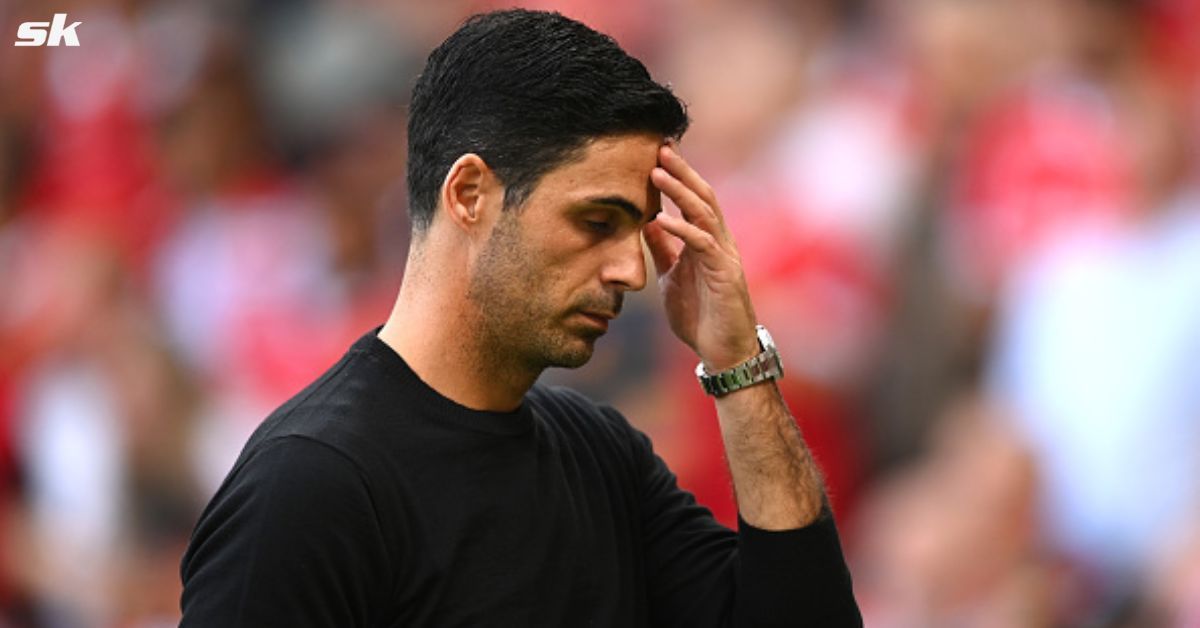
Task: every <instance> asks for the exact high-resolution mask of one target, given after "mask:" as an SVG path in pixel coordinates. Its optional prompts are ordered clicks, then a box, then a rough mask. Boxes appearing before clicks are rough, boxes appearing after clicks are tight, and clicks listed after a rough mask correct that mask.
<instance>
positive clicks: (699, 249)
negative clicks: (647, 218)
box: [654, 213, 721, 267]
mask: <svg viewBox="0 0 1200 628" xmlns="http://www.w3.org/2000/svg"><path fill="white" fill-rule="evenodd" d="M654 222H656V223H658V225H659V226H661V227H662V230H663V231H666V232H667V233H669V234H671V235H673V236H675V237H677V238H679V239H680V240H683V244H684V245H685V246H687V248H689V249H691V250H693V251H695V252H696V253H698V254H699V255H700V258H701V259H702V260H706V262H707V264H706V265H709V266H710V267H717V266H720V262H719V259H720V253H721V247H720V245H719V244H718V242H717V238H716V236H714V235H713V234H711V233H709V232H708V231H705V230H704V229H701V228H700V227H697V226H696V225H693V224H692V223H690V222H688V221H686V220H684V219H682V218H679V217H676V216H672V215H670V214H666V213H660V214H658V216H657V217H656V218H655V219H654Z"/></svg>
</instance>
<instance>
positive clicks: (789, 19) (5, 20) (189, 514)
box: [0, 0, 1200, 628]
mask: <svg viewBox="0 0 1200 628" xmlns="http://www.w3.org/2000/svg"><path fill="white" fill-rule="evenodd" d="M501 6H507V4H501V3H494V2H489V1H482V0H479V1H475V0H472V1H466V0H454V1H445V0H443V1H440V2H417V1H415V0H414V1H411V2H401V1H395V0H392V1H383V0H376V1H369V0H361V1H357V2H349V1H342V2H324V3H322V2H315V1H307V2H304V1H299V2H296V1H292V2H283V1H281V0H220V1H216V2H200V1H199V0H196V1H190V2H189V1H182V0H175V1H171V0H3V1H0V25H3V28H2V29H0V30H2V31H3V32H4V33H5V37H6V38H7V39H8V41H5V42H0V626H4V627H7V626H13V627H16V626H31V627H51V628H58V627H76V626H79V627H91V626H97V627H108V626H116V627H150V626H170V625H175V623H176V622H177V619H178V596H179V591H180V584H179V577H178V562H179V558H180V556H181V553H182V551H183V548H184V546H185V544H186V542H187V538H188V535H189V533H190V531H191V526H192V524H193V523H194V521H195V519H196V517H197V516H198V514H199V511H200V509H201V508H202V507H203V505H204V504H205V502H206V500H207V498H208V496H209V495H211V494H212V492H213V491H214V490H215V488H216V486H217V485H218V483H219V482H220V481H221V479H222V477H223V476H224V474H225V473H226V471H227V470H228V468H229V466H230V465H231V463H232V461H233V460H234V458H235V457H236V455H237V453H238V451H239V449H240V447H241V445H242V443H243V442H244V440H245V438H246V437H247V435H248V434H249V433H250V432H251V430H253V428H254V427H255V426H256V425H257V423H258V422H259V421H260V420H262V418H263V417H264V416H265V415H266V414H267V413H268V412H269V411H270V410H271V409H272V408H273V407H274V406H275V405H277V404H278V403H280V402H281V401H283V400H284V399H286V398H287V397H288V396H290V395H291V394H292V393H293V392H295V391H297V390H298V389H299V388H301V387H302V386H303V385H304V384H306V383H307V382H308V381H309V380H310V379H312V378H314V377H315V376H316V375H317V374H319V373H320V372H321V371H323V370H324V369H325V368H326V367H327V366H328V365H330V364H331V363H333V362H334V361H335V360H336V359H337V358H338V357H339V356H340V355H341V353H342V352H343V351H344V350H345V349H346V347H347V346H348V345H349V344H350V343H351V342H352V341H353V340H354V339H356V338H357V337H359V336H360V335H361V334H363V333H364V332H366V331H367V330H369V329H371V328H372V327H374V326H375V325H378V324H381V323H382V322H383V321H384V319H385V317H386V315H387V313H388V311H389V308H390V304H391V302H392V299H393V297H394V294H395V292H396V290H397V288H398V286H399V282H400V278H401V275H402V273H403V264H404V259H405V254H406V249H407V240H408V223H407V218H406V215H405V211H406V210H405V203H406V201H405V189H404V184H403V174H404V166H405V154H404V147H405V105H406V99H407V97H408V93H409V90H410V88H411V84H412V82H413V79H414V77H415V75H416V73H417V72H418V71H419V70H420V68H421V66H422V64H423V61H424V58H425V56H426V55H427V54H428V52H429V50H431V49H432V47H433V46H435V45H436V44H437V43H438V42H439V41H440V40H441V39H443V38H444V37H445V36H446V35H447V34H449V33H450V32H451V31H452V30H453V29H454V28H455V27H456V26H457V24H458V23H460V22H461V20H462V19H464V18H465V17H466V16H467V15H469V14H471V13H473V12H476V11H480V10H486V9H489V8H498V7H501ZM526 6H530V7H535V8H551V9H557V10H560V11H562V12H564V13H566V14H567V15H570V16H573V17H576V18H578V19H582V20H583V21H585V22H587V23H589V24H591V25H592V26H594V27H596V28H598V29H600V30H603V31H605V32H608V33H610V34H612V35H613V36H614V37H615V38H616V39H617V40H618V41H619V42H621V44H622V45H623V46H624V47H626V49H627V50H629V51H630V52H631V53H633V54H634V55H636V56H638V57H640V58H642V59H643V60H644V61H645V62H646V64H647V66H648V67H649V68H650V70H651V72H652V74H653V75H654V76H655V77H656V78H657V79H658V80H660V81H663V82H669V83H670V84H671V85H672V86H673V88H674V89H675V91H676V92H677V93H678V95H679V96H681V97H682V98H683V99H684V100H685V101H686V102H687V103H688V105H689V111H690V114H691V116H692V118H693V121H694V122H693V127H692V130H691V131H690V132H689V134H688V135H687V136H686V138H685V140H684V142H683V145H682V147H683V151H684V154H685V155H686V156H687V157H688V158H689V159H690V160H691V161H692V163H693V164H694V165H695V166H696V167H697V168H698V169H699V170H700V171H701V173H702V174H703V175H705V176H706V178H707V179H708V180H709V181H710V182H711V183H712V184H713V185H714V187H715V188H716V189H717V191H718V194H719V197H720V199H721V201H722V204H723V207H724V209H725V212H726V214H727V216H728V219H729V222H730V224H731V228H732V230H733V232H734V234H735V236H736V238H737V239H738V242H739V244H740V246H741V249H742V251H743V255H744V258H745V264H746V268H747V273H748V275H749V280H750V283H751V290H752V293H753V296H754V299H755V303H756V305H757V309H758V313H759V316H760V319H761V322H763V323H764V324H766V325H767V326H769V327H770V329H771V331H772V332H773V334H774V335H775V337H776V340H777V342H778V343H779V345H780V346H781V348H782V352H783V356H784V360H785V364H786V368H787V377H786V378H785V379H784V380H783V381H782V383H781V384H782V388H783V390H784V393H785V395H786V396H787V398H788V400H789V402H790V405H791V408H792V411H793V413H794V414H795V415H796V417H797V419H798V421H799V424H800V426H801V428H802V430H803V432H804V433H805V435H806V437H807V439H808V442H809V443H810V445H811V447H812V448H813V450H814V451H815V455H816V457H817V458H818V459H819V461H820V462H821V464H822V467H823V468H824V471H825V473H826V476H827V480H828V483H829V486H830V491H831V499H832V503H833V506H834V509H835V511H836V513H837V516H838V518H839V522H840V525H841V528H842V531H843V540H844V543H845V545H846V550H847V553H848V557H849V560H850V562H851V568H852V571H853V574H854V578H855V586H856V589H857V594H858V598H859V602H860V604H861V606H862V608H863V612H864V615H865V617H866V620H867V625H868V626H873V627H885V628H886V627H897V628H903V627H914V628H916V627H942V626H944V627H956V628H957V627H1009V626H1033V627H1036V626H1096V627H1110V626H1111V627H1126V626H1130V627H1131V626H1149V627H1154V626H1164V627H1191V628H1194V627H1197V626H1200V165H1198V163H1197V150H1196V149H1197V146H1198V145H1200V0H1141V1H1138V0H858V1H848V0H847V1H834V0H792V1H783V0H740V1H734V0H564V1H562V2H552V1H550V0H546V1H537V2H529V3H526ZM56 12H65V13H67V14H68V16H69V17H68V22H71V21H80V22H82V24H81V25H80V26H79V27H77V29H76V33H77V35H78V37H79V40H80V46H79V47H43V48H18V47H14V46H13V45H12V40H13V39H15V34H16V30H17V25H18V24H19V23H21V22H24V21H30V20H36V21H49V20H50V19H51V17H52V14H53V13H56ZM694 360H695V357H694V356H693V355H691V354H690V352H689V351H688V350H687V349H686V348H685V347H683V346H682V345H681V344H680V343H678V342H677V341H675V340H674V339H673V337H672V336H671V334H670V332H669V331H668V330H667V327H666V325H665V322H664V320H663V317H662V314H661V311H660V304H659V301H658V298H657V295H656V294H654V291H653V290H647V291H646V292H645V293H643V294H640V295H636V298H632V299H629V300H628V301H627V308H626V314H625V315H624V316H623V317H622V318H621V319H620V320H618V321H617V322H616V323H615V324H614V326H613V330H612V332H611V333H610V335H609V337H607V338H605V339H604V340H602V341H601V342H600V344H599V349H598V351H597V353H596V356H595V358H594V359H593V361H592V362H591V363H590V364H589V365H588V366H587V367H585V368H583V369H581V370H579V371H554V372H550V373H547V375H546V377H545V378H544V381H552V382H557V383H565V384H569V385H572V386H576V387H578V388H579V389H581V390H583V391H585V392H586V393H588V394H590V395H592V396H593V397H595V398H598V399H601V400H606V401H609V402H612V403H613V404H614V405H616V406H617V407H618V408H619V409H620V410H622V411H623V412H624V413H625V414H626V415H627V416H629V418H630V419H631V420H632V421H633V422H634V423H635V424H636V425H638V426H639V427H640V428H642V429H643V430H645V431H646V432H648V433H649V434H651V436H652V437H653V438H654V440H655V443H656V446H657V447H658V449H659V451H660V453H661V454H662V455H663V456H664V457H665V458H666V459H667V460H668V462H669V463H670V464H671V466H672V467H673V468H674V469H675V470H676V472H677V473H678V475H679V478H680V482H681V484H682V485H683V486H685V487H686V488H689V489H691V490H692V491H694V492H695V493H696V495H697V496H698V498H699V499H700V500H701V501H702V502H704V503H705V504H707V505H708V506H709V507H710V508H712V510H713V511H714V513H715V514H716V515H717V516H718V518H720V519H721V520H722V521H725V522H727V523H730V524H732V523H734V522H735V521H736V519H735V517H736V511H735V508H734V505H733V502H732V494H731V490H730V485H729V479H728V477H727V472H726V468H725V465H724V462H723V461H722V453H721V451H722V450H721V444H720V440H719V433H718V431H717V426H716V421H715V415H714V411H713V408H712V404H711V402H710V401H708V400H707V399H706V398H705V397H704V396H703V395H702V394H701V393H700V389H699V387H698V386H697V385H696V384H695V382H694V379H693V377H692V375H691V372H692V367H693V365H694ZM314 507H319V505H318V504H314Z"/></svg>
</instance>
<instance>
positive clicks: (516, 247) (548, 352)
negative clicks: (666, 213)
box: [468, 135, 662, 370]
mask: <svg viewBox="0 0 1200 628" xmlns="http://www.w3.org/2000/svg"><path fill="white" fill-rule="evenodd" d="M661 144H662V139H661V138H659V137H657V136H653V135H622V136H616V137H610V138H602V139H598V140H595V141H593V142H592V143H591V144H589V145H587V146H586V147H585V148H584V149H583V153H582V156H581V157H580V158H578V159H576V160H574V161H572V162H570V163H568V164H564V165H562V166H559V167H558V168H555V169H554V170H551V171H550V172H548V173H547V174H546V175H545V176H544V177H542V179H541V181H540V182H539V183H538V185H537V187H536V188H535V189H534V190H533V192H532V193H531V194H530V195H529V197H528V199H527V200H526V202H525V204H524V205H523V206H522V207H521V208H519V209H510V210H507V211H504V212H502V214H501V216H500V217H499V218H498V220H497V222H496V224H495V227H494V228H493V229H492V233H491V236H490V238H489V240H488V241H487V243H486V245H485V246H484V249H483V251H482V252H481V253H480V255H479V257H478V258H477V261H476V263H475V265H474V268H473V269H472V275H471V283H470V288H469V292H468V297H469V298H471V299H472V300H473V301H475V303H477V304H478V305H479V309H480V312H481V318H480V325H481V329H480V331H481V334H482V339H483V341H484V346H486V347H488V348H489V350H490V351H492V352H493V353H492V355H490V356H485V357H487V358H491V359H492V360H498V361H504V362H508V361H510V360H513V359H516V360H518V361H519V363H520V364H521V365H522V366H524V367H527V368H530V369H536V370H540V369H544V368H546V367H548V366H564V367H569V368H574V367H578V366H582V365H583V364H584V363H586V362H587V361H588V359H589V358H591V356H592V350H593V348H594V343H595V341H596V339H597V338H599V337H600V336H601V335H602V334H604V332H605V331H607V329H608V320H609V319H611V318H613V317H615V316H616V315H617V313H618V312H620V310H621V302H622V297H623V295H624V293H625V291H627V290H641V289H642V288H643V287H645V284H646V266H645V261H644V257H643V253H642V240H641V229H642V227H643V226H644V225H645V224H646V222H647V221H648V220H649V219H651V218H652V217H653V216H654V214H655V213H657V212H658V210H659V207H660V205H659V203H660V200H659V192H658V190H657V189H656V188H655V187H654V186H653V185H652V184H651V183H650V171H651V170H652V169H653V168H654V166H655V165H657V155H658V148H659V146H660V145H661Z"/></svg>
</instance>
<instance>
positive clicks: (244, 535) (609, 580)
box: [182, 10, 861, 627]
mask: <svg viewBox="0 0 1200 628" xmlns="http://www.w3.org/2000/svg"><path fill="white" fill-rule="evenodd" d="M410 115H411V119H410V127H409V151H410V156H409V159H410V164H409V170H408V184H409V190H410V205H411V213H412V221H413V231H414V238H413V243H412V247H411V250H410V253H409V262H408V265H407V267H406V271H405V278H404V282H403V285H402V286H401V288H400V294H399V297H398V298H397V300H396V306H395V308H394V310H393V311H392V314H391V316H390V317H389V319H388V320H387V323H386V324H385V325H384V326H383V327H382V328H381V329H380V330H378V332H377V333H375V332H372V333H369V334H367V335H366V336H364V337H363V338H362V339H361V340H359V341H358V342H357V343H356V344H355V345H354V346H353V347H352V348H351V349H350V351H349V353H347V354H346V356H345V357H344V358H343V359H342V360H341V361H340V362H339V363H338V364H337V365H335V366H334V367H333V368H332V369H331V370H330V371H328V372H327V373H326V374H325V375H323V376H322V377H321V378H320V379H319V380H317V381H316V382H315V383H313V384H312V385H310V386H309V387H308V388H307V389H305V390H304V391H303V392H302V393H300V394H299V395H298V396H297V397H295V398H294V399H292V400H291V401H289V402H288V403H286V404H285V405H284V406H283V407H281V408H280V409H279V410H278V411H276V412H275V413H274V414H273V415H272V416H271V417H269V418H268V419H267V420H266V421H265V422H264V423H263V425H262V426H261V427H260V428H259V429H258V431H257V432H256V433H255V434H254V436H252V437H251V439H250V441H249V443H248V444H247V445H246V448H245V450H244V451H243V453H242V455H241V457H240V458H239V460H238V461H237V463H236V465H235V466H234V468H233V470H232V471H231V473H230V475H229V477H228V478H227V479H226V481H225V483H224V484H223V485H222V487H221V488H220V490H219V491H218V493H217V495H216V496H215V497H214V498H213V500H212V502H211V503H210V504H209V506H208V508H207V509H206V510H205V512H204V514H203V516H202V518H201V520H200V522H199V524H198V525H197V527H196V531H195V533H194V535H193V538H192V541H191V545H190V547H189V548H188V551H187V554H186V556H185V557H184V560H183V568H182V573H183V580H184V593H183V612H184V617H183V625H184V626H222V627H232V626H289V627H295V626H339V627H340V626H479V625H494V626H645V625H654V626H716V625H736V626H743V625H755V626H758V625H787V626H796V625H807V626H852V625H861V619H860V617H859V613H858V609H857V606H856V604H855V601H854V597H853V594H852V592H851V588H850V579H849V574H848V572H847V570H846V567H845V563H844V560H843V558H842V554H841V549H840V547H839V543H838V538H837V532H836V529H835V527H834V525H833V522H832V520H831V517H830V514H829V511H828V507H827V506H826V505H825V500H824V496H823V489H822V484H821V478H820V474H819V472H818V470H817V468H816V466H815V464H814V463H813V460H812V458H811V456H810V455H809V453H808V451H807V449H806V448H805V445H804V442H803V440H802V439H801V436H800V433H799V432H798V430H797V429H796V426H795V423H794V421H793V419H792V418H791V416H790V415H789V414H788V411H787V408H786V407H785V405H784V403H783V401H782V399H781V397H780V395H779V392H778V390H777V389H776V387H775V384H774V383H773V381H772V380H773V378H775V377H778V376H780V375H781V372H780V368H779V362H778V357H777V356H778V354H777V353H776V352H775V349H774V346H773V345H772V344H771V343H770V339H769V337H768V336H766V335H764V334H761V333H757V331H756V328H755V318H754V311H753V308H752V306H751V303H750V299H749V296H748V293H747V290H746V285H745V280H744V277H743V274H742V270H741V267H740V260H739V257H738V252H737V249H736V248H735V246H734V243H733V241H732V240H731V239H730V237H729V233H728V231H727V229H726V227H725V224H724V220H723V218H722V215H721V211H720V209H719V207H718V205H717V202H716V199H715V198H714V197H713V194H712V191H711V189H710V188H709V187H708V185H707V184H705V182H704V180H703V179H701V178H700V176H699V175H697V174H696V172H695V171H693V170H692V169H691V168H690V167H689V166H688V164H687V163H686V162H685V161H684V160H683V159H682V158H681V157H680V156H679V154H678V153H677V152H676V150H675V148H674V146H673V143H672V140H674V139H678V137H679V136H680V135H681V134H682V133H683V131H684V130H685V128H686V127H687V116H686V114H685V113H684V109H683V106H682V105H681V103H680V102H679V101H678V100H677V99H676V98H675V97H674V96H673V95H672V94H671V93H670V92H669V91H668V90H667V89H666V88H664V87H662V86H661V85H658V84H657V83H655V82H653V81H652V80H651V79H650V77H649V75H648V73H647V72H646V70H645V68H644V67H643V66H642V64H641V63H640V62H638V61H637V60H635V59H633V58H631V57H629V56H628V55H626V54H625V53H624V52H623V51H622V50H621V49H620V48H619V47H618V46H617V45H616V44H615V43H614V42H613V41H612V40H611V39H609V38H607V37H605V36H603V35H600V34H599V33H596V32H594V31H592V30H590V29H588V28H587V27H585V26H583V25H581V24H579V23H577V22H573V21H571V20H569V19H567V18H564V17H562V16H560V15H556V14H549V13H541V12H530V11H521V10H514V11H505V12H499V13H491V14H486V15H482V16H477V17H475V18H473V19H471V20H469V21H468V22H467V23H466V24H464V25H463V26H462V27H461V28H460V29H459V30H458V31H457V32H455V33H454V34H453V35H451V36H450V38H449V39H447V40H446V41H445V42H444V43H443V44H442V45H441V46H440V47H438V49H437V50H435V51H434V52H433V53H432V54H431V55H430V57H429V61H428V64H427V65H426V67H425V70H424V72H423V73H422V75H421V77H420V78H419V80H418V81H417V84H416V86H415V88H414V91H413V100H412V108H411V114H410ZM660 191H661V193H665V194H666V195H667V196H668V197H669V198H671V199H672V200H673V201H674V203H675V204H676V205H677V206H678V207H679V209H680V211H681V216H675V215H670V214H666V213H663V212H660V211H659V209H660V200H659V199H660ZM643 235H644V237H645V241H646V243H647V245H648V246H649V248H650V251H651V254H652V257H653V259H654V264H655V266H656V267H657V270H658V272H659V276H660V284H661V287H662V292H663V296H664V299H665V302H666V310H667V312H668V316H669V317H670V323H671V327H672V329H673V330H674V332H675V333H676V334H677V335H678V336H679V337H680V339H682V340H683V341H684V342H686V343H687V344H688V345H689V346H691V347H692V348H693V349H694V350H695V351H696V353H697V354H698V355H699V357H700V359H701V360H702V363H703V369H704V371H703V372H701V373H700V374H701V375H703V376H704V377H703V380H704V383H705V385H706V387H707V388H708V389H709V390H710V391H711V392H712V393H713V394H715V395H719V396H718V397H717V399H716V404H717V409H718V415H719V421H720V423H721V429H722V432H723V434H724V439H725V444H726V449H727V454H728V461H729V466H730V469H731V471H732V474H733V479H734V484H735V491H736V494H737V498H738V506H739V512H740V516H741V519H742V522H741V524H740V526H739V530H738V532H736V533H734V532H732V531H730V530H728V529H726V528H723V527H722V526H720V525H719V524H718V523H716V522H715V521H714V520H713V518H712V517H711V515H710V514H709V513H708V511H707V510H705V509H703V508H701V507H699V506H697V505H696V503H695V501H694V500H693V499H692V497H691V496H690V495H689V494H687V493H685V492H683V491H681V490H680V489H679V488H677V486H676V484H675V478H674V476H673V475H672V474H671V472H670V471H669V470H668V469H667V468H666V466H665V465H664V464H663V462H662V460H661V459H659V458H658V457H657V456H655V454H654V453H653V451H652V449H651V446H650V442H649V441H648V440H647V439H646V437H645V436H644V435H642V434H641V433H640V432H638V431H636V430H635V429H633V428H632V427H631V426H630V425H629V423H627V422H626V420H625V419H624V418H623V417H622V416H620V415H619V414H618V413H616V412H615V411H614V410H613V409H612V408H610V407H606V406H597V405H595V404H593V403H592V402H590V401H588V400H587V399H585V398H583V397H581V396H580V395H578V394H576V393H573V392H571V391H569V390H564V389H547V388H544V387H541V386H536V385H535V381H536V380H537V378H538V376H539V375H540V373H541V372H542V371H543V370H544V369H545V368H547V367H550V366H565V367H577V366H580V365H582V364H584V363H585V362H586V361H587V360H588V358H589V357H590V356H591V354H592V349H593V345H594V343H595V341H596V339H597V338H599V337H600V336H601V335H602V334H603V333H604V332H605V330H606V329H607V327H608V323H609V320H611V319H612V318H614V317H615V316H616V315H617V313H618V312H619V311H620V309H621V300H622V295H623V294H624V293H625V292H626V291H630V290H640V289H641V288H643V287H644V285H645V283H646V268H645V264H644V261H643V260H644V257H643V248H642V237H643ZM747 360H750V365H749V368H746V369H741V370H736V369H735V370H736V371H737V373H736V374H735V375H726V376H725V377H723V378H719V379H717V380H713V379H711V378H710V377H709V375H710V374H719V373H721V372H724V371H727V370H729V369H731V368H733V367H737V366H738V365H741V364H743V363H745V362H746V361H747Z"/></svg>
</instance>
